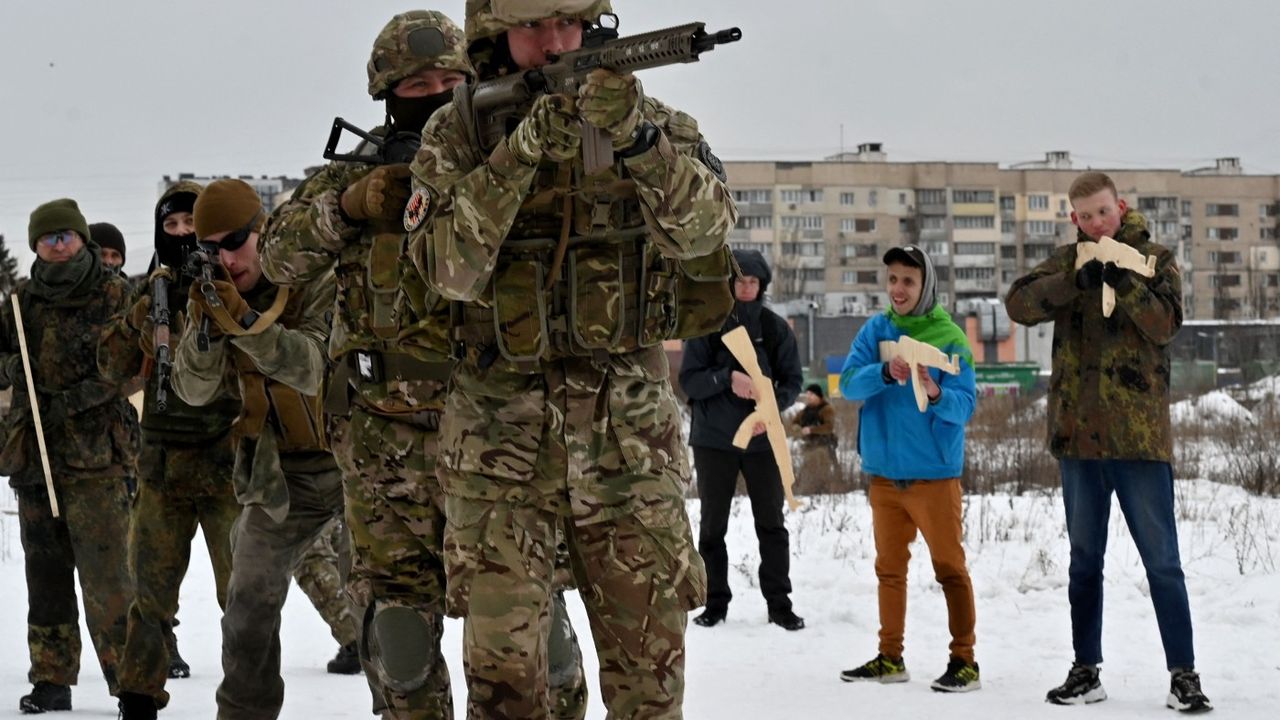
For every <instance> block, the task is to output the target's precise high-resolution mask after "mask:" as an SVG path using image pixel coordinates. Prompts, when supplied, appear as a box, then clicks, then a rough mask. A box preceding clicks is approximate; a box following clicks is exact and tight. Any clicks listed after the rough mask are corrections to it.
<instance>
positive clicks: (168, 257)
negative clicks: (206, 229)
mask: <svg viewBox="0 0 1280 720" xmlns="http://www.w3.org/2000/svg"><path fill="white" fill-rule="evenodd" d="M195 206H196V194H195V193H193V192H176V193H173V194H172V195H168V196H165V197H164V198H162V199H161V200H160V203H159V204H158V205H156V257H158V258H159V259H160V264H161V265H167V266H168V267H170V268H173V269H175V270H176V269H178V268H181V267H182V266H183V265H184V264H185V263H186V262H187V257H188V256H189V255H191V253H193V252H195V249H196V234H195V233H188V234H186V235H170V234H168V233H166V232H165V231H164V219H165V218H166V217H169V216H170V215H172V214H174V213H178V212H191V211H192V210H193V209H194V208H195Z"/></svg>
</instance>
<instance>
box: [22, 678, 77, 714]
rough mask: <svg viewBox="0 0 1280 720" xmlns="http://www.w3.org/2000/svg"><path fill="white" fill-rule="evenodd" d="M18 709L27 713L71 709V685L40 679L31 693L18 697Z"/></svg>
mask: <svg viewBox="0 0 1280 720" xmlns="http://www.w3.org/2000/svg"><path fill="white" fill-rule="evenodd" d="M18 709H19V710H21V711H22V712H24V713H27V714H28V715H38V714H40V713H44V712H51V711H54V710H70V709H71V687H70V686H68V685H54V684H53V683H51V682H45V681H44V680H41V681H39V682H37V683H36V684H35V687H33V688H31V693H30V694H28V695H23V696H22V697H21V698H19V699H18Z"/></svg>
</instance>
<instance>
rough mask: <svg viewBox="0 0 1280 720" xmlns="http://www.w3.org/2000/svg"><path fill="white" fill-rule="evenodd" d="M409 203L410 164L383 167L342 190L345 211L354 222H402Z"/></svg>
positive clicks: (342, 203)
mask: <svg viewBox="0 0 1280 720" xmlns="http://www.w3.org/2000/svg"><path fill="white" fill-rule="evenodd" d="M408 202H409V165H408V164H407V163H398V164H396V165H383V166H382V167H380V168H377V169H375V170H374V171H373V172H371V173H369V174H368V175H365V176H364V177H362V178H360V179H359V180H357V181H355V182H353V183H351V184H350V185H348V186H347V189H346V190H343V191H342V198H341V202H340V204H341V205H342V212H344V213H346V214H347V217H349V218H351V219H352V220H383V221H387V222H391V221H398V220H400V219H401V218H402V217H403V216H404V206H405V205H406V204H407V203H408Z"/></svg>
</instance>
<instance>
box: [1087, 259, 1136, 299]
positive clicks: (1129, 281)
mask: <svg viewBox="0 0 1280 720" xmlns="http://www.w3.org/2000/svg"><path fill="white" fill-rule="evenodd" d="M1094 262H1097V260H1094ZM1102 281H1103V282H1105V283H1106V284H1108V285H1110V286H1111V287H1112V289H1114V290H1115V291H1116V295H1128V294H1129V293H1131V292H1133V287H1134V285H1133V273H1132V272H1129V271H1128V270H1125V269H1124V268H1122V267H1120V266H1119V265H1117V264H1115V263H1113V262H1109V263H1107V264H1106V265H1104V266H1102Z"/></svg>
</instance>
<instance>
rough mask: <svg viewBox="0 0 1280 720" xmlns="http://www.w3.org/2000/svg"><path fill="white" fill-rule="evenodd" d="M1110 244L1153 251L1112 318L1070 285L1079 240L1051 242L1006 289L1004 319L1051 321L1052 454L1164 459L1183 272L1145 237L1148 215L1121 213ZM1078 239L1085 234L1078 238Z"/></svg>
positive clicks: (1091, 296) (1097, 298) (1168, 455)
mask: <svg viewBox="0 0 1280 720" xmlns="http://www.w3.org/2000/svg"><path fill="white" fill-rule="evenodd" d="M1116 235H1117V237H1116V238H1115V240H1117V241H1119V242H1122V243H1124V244H1126V245H1129V246H1132V247H1134V248H1136V249H1137V250H1138V251H1139V252H1141V253H1142V254H1143V255H1154V256H1155V257H1156V260H1157V264H1156V274H1155V276H1154V277H1152V278H1150V279H1147V278H1143V277H1141V276H1139V275H1137V274H1136V273H1135V274H1133V276H1132V279H1133V281H1134V287H1133V289H1132V290H1131V291H1130V292H1129V293H1128V294H1124V295H1121V294H1119V293H1117V297H1116V307H1115V310H1114V311H1113V312H1112V314H1111V317H1110V318H1104V317H1103V316H1102V290H1101V289H1095V290H1087V291H1082V290H1080V289H1079V288H1078V287H1077V286H1076V284H1075V276H1076V244H1075V243H1072V244H1070V245H1066V246H1063V247H1059V248H1057V249H1056V250H1055V251H1054V252H1053V254H1052V255H1051V256H1050V257H1049V258H1048V259H1047V260H1045V261H1044V262H1042V263H1040V264H1039V265H1038V266H1036V268H1035V269H1033V270H1032V271H1031V272H1030V273H1029V274H1027V275H1026V276H1024V277H1022V278H1019V279H1018V280H1017V281H1016V282H1014V283H1013V286H1012V287H1011V288H1010V289H1009V294H1008V297H1006V299H1005V304H1006V306H1007V308H1008V311H1009V317H1010V318H1011V319H1012V320H1013V321H1014V322H1018V323H1021V324H1023V325H1036V324H1039V323H1042V322H1053V375H1052V377H1051V378H1050V380H1049V408H1048V420H1049V451H1050V452H1051V453H1052V454H1053V455H1054V457H1058V458H1070V459H1078V460H1158V461H1165V462H1169V461H1170V460H1171V459H1172V456H1173V439H1172V433H1171V430H1170V423H1169V380H1170V360H1169V347H1168V346H1169V343H1170V342H1171V341H1172V340H1173V338H1174V336H1175V335H1177V333H1178V329H1179V328H1181V327H1182V278H1181V273H1180V272H1179V270H1178V265H1177V261H1176V258H1175V257H1174V254H1173V253H1172V252H1170V251H1169V249H1168V248H1165V247H1164V246H1162V245H1158V244H1156V243H1153V242H1151V234H1150V233H1149V232H1148V231H1147V224H1146V220H1145V219H1144V218H1143V216H1142V215H1141V214H1140V213H1138V212H1137V211H1134V210H1130V211H1129V212H1128V213H1126V214H1125V216H1124V218H1123V220H1122V225H1121V228H1120V231H1119V232H1117V233H1116ZM1080 240H1081V241H1088V238H1087V237H1085V236H1084V235H1083V233H1082V234H1081V235H1080Z"/></svg>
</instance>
